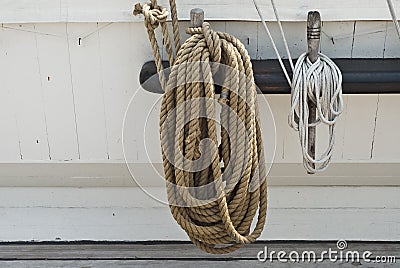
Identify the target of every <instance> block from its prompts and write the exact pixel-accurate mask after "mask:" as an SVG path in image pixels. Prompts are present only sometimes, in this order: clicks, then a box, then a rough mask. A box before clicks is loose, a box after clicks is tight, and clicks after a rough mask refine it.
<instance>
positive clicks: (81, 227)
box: [0, 187, 400, 242]
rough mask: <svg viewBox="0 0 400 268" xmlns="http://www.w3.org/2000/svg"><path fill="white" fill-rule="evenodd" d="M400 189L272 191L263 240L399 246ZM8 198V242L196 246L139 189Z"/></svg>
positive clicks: (40, 192)
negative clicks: (182, 242) (177, 242)
mask: <svg viewBox="0 0 400 268" xmlns="http://www.w3.org/2000/svg"><path fill="white" fill-rule="evenodd" d="M155 191H163V189H155ZM399 191H400V189H399V188H398V187H270V188H269V209H268V216H267V224H266V226H265V231H264V232H263V234H262V236H261V238H260V239H261V240H338V239H346V240H365V241H398V240H400V229H399V228H398V223H399V221H400V209H399V208H400V207H399V202H398V197H399V196H400V195H399ZM0 193H1V195H0V204H1V206H0V216H1V219H2V220H1V221H0V241H3V242H4V241H31V240H34V241H55V240H56V241H60V240H61V241H79V240H94V241H105V240H107V241H150V240H185V241H187V240H188V238H187V236H186V234H185V233H184V232H183V230H181V229H180V227H179V226H178V224H177V223H176V222H175V221H174V219H173V218H172V216H171V213H170V211H169V208H168V207H167V206H164V205H161V204H159V203H157V202H154V201H153V200H152V199H150V198H149V197H147V196H146V195H144V194H143V193H142V192H141V191H140V190H139V189H137V188H136V189H134V188H130V189H127V188H83V189H77V188H5V189H4V188H3V189H1V188H0ZM355 226H356V228H355Z"/></svg>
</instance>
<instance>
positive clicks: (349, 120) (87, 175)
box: [0, 1, 400, 241]
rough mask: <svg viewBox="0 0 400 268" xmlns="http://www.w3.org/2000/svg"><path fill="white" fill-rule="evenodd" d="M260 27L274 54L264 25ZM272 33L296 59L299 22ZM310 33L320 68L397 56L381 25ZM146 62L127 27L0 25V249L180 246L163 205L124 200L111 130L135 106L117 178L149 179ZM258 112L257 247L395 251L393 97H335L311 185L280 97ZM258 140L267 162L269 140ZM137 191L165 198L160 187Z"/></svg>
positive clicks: (131, 194)
mask: <svg viewBox="0 0 400 268" xmlns="http://www.w3.org/2000/svg"><path fill="white" fill-rule="evenodd" d="M17 2H18V1H16V2H15V3H17ZM39 2H40V1H38V2H35V3H39ZM8 3H10V4H12V3H11V2H8ZM30 3H31V4H32V3H34V2H32V1H30ZM60 3H64V4H65V2H64V1H61V2H60ZM61 10H64V9H61ZM1 12H4V9H3V10H2V11H1ZM20 12H23V10H20ZM62 12H64V11H62ZM62 12H61V13H62ZM40 14H44V13H40ZM40 14H39V15H40ZM72 14H74V13H72ZM75 14H77V13H75ZM302 14H303V13H302ZM61 15H65V14H64V13H62V14H61ZM70 16H71V15H70ZM11 17H12V16H11ZM43 20H44V19H43ZM185 25H187V23H185V22H182V24H181V27H182V29H183V28H184V27H185ZM212 26H213V28H214V29H217V30H224V31H227V32H230V33H233V34H235V35H236V36H238V37H239V38H240V39H241V40H242V41H243V42H244V43H245V45H246V46H247V48H248V49H249V52H250V55H251V56H252V57H253V58H256V59H267V58H274V57H275V56H274V54H273V53H272V50H271V48H270V46H271V45H270V43H269V42H268V40H267V38H266V36H265V34H264V32H263V28H262V27H261V25H260V23H257V22H244V21H241V22H239V21H218V22H216V21H214V22H212ZM271 28H272V29H273V34H274V36H276V39H277V40H278V43H279V47H280V49H281V48H282V43H281V42H280V40H279V34H278V32H277V27H276V24H274V23H271ZM284 28H285V30H286V32H287V36H288V38H289V44H290V49H291V51H292V53H293V54H294V56H298V55H299V54H300V53H301V52H303V51H304V50H305V38H304V37H305V23H304V22H285V23H284ZM323 29H324V35H323V40H322V44H321V49H322V52H324V53H326V54H327V55H329V56H330V57H332V58H335V57H346V58H351V57H354V58H357V57H361V58H362V57H377V58H383V57H385V58H390V57H399V56H400V49H399V47H400V44H399V42H398V39H397V38H396V35H395V31H394V27H393V26H392V23H391V22H389V21H380V22H378V21H357V22H355V21H345V22H325V23H324V28H323ZM79 38H81V45H79V44H78V39H79ZM332 39H333V41H334V42H332ZM281 50H282V49H281ZM282 51H283V50H282ZM151 59H152V56H151V51H150V48H149V44H148V40H147V37H146V33H145V30H144V27H143V24H142V23H140V22H129V23H127V22H123V23H122V22H119V23H117V22H113V23H109V22H101V23H96V22H86V23H83V22H75V23H72V22H65V21H64V22H57V23H55V21H53V22H51V23H36V22H35V23H23V24H20V23H15V24H13V23H5V24H2V27H1V28H0V70H1V72H0V73H1V76H0V85H2V89H1V90H0V94H1V95H0V122H1V123H2V128H1V131H0V162H1V163H0V186H1V187H0V217H1V219H2V221H1V222H0V241H30V240H55V241H59V240H134V241H137V240H186V239H187V238H186V236H185V235H184V233H183V231H182V230H180V229H179V228H178V226H177V225H176V224H175V223H174V221H173V220H172V217H171V216H170V213H169V211H168V207H167V206H164V205H161V204H160V203H157V202H155V201H154V200H152V199H151V198H150V197H149V196H147V195H145V194H144V193H143V192H142V191H141V190H140V189H139V188H137V187H127V186H135V184H134V183H133V181H132V180H131V179H130V176H129V173H128V172H127V170H126V166H125V164H124V154H123V150H122V127H123V119H124V114H125V110H126V108H127V105H128V103H129V101H130V99H131V97H132V96H133V95H134V94H135V93H137V94H138V95H137V96H140V98H135V101H134V104H133V107H134V108H135V109H138V110H139V111H143V112H142V113H137V114H132V115H131V116H132V117H130V118H129V119H130V120H128V123H129V124H128V126H127V130H126V133H127V134H130V135H126V136H125V137H126V139H127V148H129V150H128V151H129V153H130V155H129V160H131V161H132V162H133V166H131V167H134V170H135V172H137V173H136V175H139V177H141V178H144V179H148V178H149V177H151V176H153V174H154V173H152V172H153V168H152V166H151V164H155V165H156V168H158V169H160V167H161V166H160V158H159V157H160V156H159V142H158V113H157V110H158V106H157V105H156V106H155V107H154V109H153V110H154V112H153V113H152V114H151V116H150V118H149V120H148V122H147V132H146V139H148V140H150V141H151V142H149V143H148V144H147V145H148V150H147V152H146V150H145V149H144V148H143V147H142V145H141V141H142V140H143V139H144V134H143V128H144V122H145V117H144V114H145V113H147V112H148V111H150V110H152V109H151V107H152V105H153V104H154V103H156V102H157V100H159V98H160V95H156V94H151V93H147V92H145V91H143V90H142V89H141V88H140V86H139V83H138V73H139V70H140V68H141V66H142V64H143V63H144V62H146V61H148V60H151ZM267 99H268V102H269V104H270V106H271V109H272V112H273V115H274V118H275V123H276V127H277V135H276V137H277V144H276V146H277V150H276V158H275V161H276V163H277V164H275V165H274V167H273V169H272V171H271V175H270V177H269V180H270V183H271V184H272V185H273V186H272V187H271V188H270V192H269V200H270V203H269V204H270V210H269V212H268V223H267V226H266V229H265V232H264V234H263V235H262V239H310V240H313V239H314V240H324V239H328V240H336V239H340V238H345V239H354V240H394V241H398V240H399V239H400V233H399V229H398V223H399V221H400V219H399V213H398V211H399V206H398V204H399V196H400V195H399V188H398V187H393V185H399V179H400V173H399V172H400V168H399V161H400V144H399V143H398V142H396V141H397V139H398V137H399V134H400V128H399V127H398V125H399V121H400V119H399V117H398V116H397V115H398V114H400V106H399V105H398V101H400V97H399V96H398V95H380V96H379V95H365V96H360V95H357V96H355V95H354V96H346V97H345V101H346V107H345V111H344V114H343V116H342V117H341V119H340V123H339V128H338V133H337V147H336V152H335V161H334V163H333V164H332V166H331V168H330V169H329V170H328V171H326V172H325V173H323V174H321V175H318V176H311V177H310V176H307V175H306V174H305V172H304V170H303V169H302V166H301V164H300V162H301V159H300V148H299V145H298V141H297V140H298V138H297V135H296V133H294V132H293V131H292V130H291V129H289V127H288V126H287V113H288V110H289V96H287V95H277V96H267ZM263 109H265V110H266V107H263ZM267 118H268V117H267ZM265 121H268V123H269V124H271V122H272V120H271V119H269V120H265ZM267 130H268V129H267ZM266 133H267V134H266V136H267V139H266V140H267V141H268V143H267V144H269V145H270V146H267V151H268V152H271V151H272V150H269V149H270V148H271V146H272V144H271V141H272V139H271V138H269V137H270V136H272V132H268V131H267V132H266ZM269 135H270V136H269ZM321 142H322V138H321ZM147 153H148V154H149V157H148V156H147ZM146 182H147V186H153V187H150V188H148V189H149V190H152V191H153V193H158V194H159V195H160V196H163V195H165V191H164V189H163V188H162V187H158V186H161V185H162V184H163V183H162V181H158V180H155V181H154V180H153V181H151V180H149V181H146ZM282 185H284V187H283V186H282ZM304 185H308V186H304ZM310 185H311V186H310ZM321 185H322V186H321ZM340 185H342V186H340ZM343 185H347V186H343ZM360 185H364V187H359V186H360ZM365 185H369V186H365ZM382 185H386V187H381V186H382ZM390 185H391V186H390ZM17 186H18V187H17ZM24 186H29V187H24ZM32 186H34V187H32ZM60 186H63V187H60ZM110 186H120V187H121V188H118V187H110ZM154 186H156V187H154ZM376 186H379V187H376ZM354 226H357V228H356V229H354ZM377 226H379V228H377Z"/></svg>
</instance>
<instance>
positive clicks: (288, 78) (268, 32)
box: [253, 0, 292, 85]
mask: <svg viewBox="0 0 400 268" xmlns="http://www.w3.org/2000/svg"><path fill="white" fill-rule="evenodd" d="M253 3H254V7H255V8H256V10H257V13H258V16H259V17H260V20H261V22H262V24H263V26H264V29H265V31H266V32H267V35H268V37H269V40H271V43H272V47H273V48H274V51H275V54H276V57H277V58H278V61H279V64H280V65H281V68H282V71H283V73H284V74H285V77H286V80H287V81H288V83H289V85H291V84H292V81H291V80H290V77H289V74H288V72H287V70H286V68H285V65H284V64H283V61H282V58H281V55H280V54H279V51H278V48H277V47H276V45H275V42H274V38H272V35H271V32H270V30H269V28H268V26H267V24H266V23H265V20H264V17H263V15H262V13H261V11H260V9H259V8H258V5H257V2H256V0H253ZM272 4H273V5H274V3H272ZM275 10H276V9H275V8H274V11H275ZM276 15H277V13H275V16H276ZM277 20H278V19H277ZM278 23H279V24H280V21H278ZM280 28H281V29H282V27H280ZM282 33H283V30H282ZM282 36H283V37H284V36H285V35H284V34H282ZM284 42H286V39H284ZM286 47H287V44H286ZM287 51H288V52H289V48H288V50H287ZM289 54H290V53H289ZM288 57H289V58H292V57H291V56H289V55H288Z"/></svg>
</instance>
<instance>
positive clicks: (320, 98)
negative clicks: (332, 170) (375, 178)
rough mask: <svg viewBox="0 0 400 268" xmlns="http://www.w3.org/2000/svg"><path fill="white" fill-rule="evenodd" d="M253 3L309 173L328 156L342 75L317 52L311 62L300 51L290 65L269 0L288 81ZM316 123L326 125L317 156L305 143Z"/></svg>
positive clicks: (323, 164)
mask: <svg viewBox="0 0 400 268" xmlns="http://www.w3.org/2000/svg"><path fill="white" fill-rule="evenodd" d="M253 3H254V6H255V8H256V10H257V12H258V15H259V17H260V19H261V21H262V23H263V25H264V28H265V30H266V32H267V35H268V37H269V39H270V40H271V43H272V46H273V48H274V51H275V54H276V56H277V58H278V60H279V63H280V65H281V68H282V71H283V73H284V74H285V77H286V79H287V80H288V83H289V85H290V87H291V110H290V115H289V125H290V127H292V128H293V129H294V130H296V131H298V132H299V138H300V146H301V151H302V155H303V165H304V167H305V169H306V170H307V171H308V172H309V173H311V174H313V173H316V172H319V171H323V170H325V169H326V168H327V167H328V165H329V163H330V161H331V158H332V153H333V148H334V145H335V123H336V120H337V118H338V116H339V115H340V114H341V112H342V110H343V97H342V74H341V72H340V70H339V68H338V67H337V66H336V65H335V63H334V62H333V61H332V60H331V59H329V58H328V57H327V56H325V55H324V54H322V53H319V54H318V55H319V57H318V59H317V61H316V62H314V63H311V61H310V60H309V59H308V53H304V54H302V55H301V56H300V57H299V59H298V60H297V62H296V65H295V67H294V68H293V63H292V57H291V54H290V51H289V47H288V43H287V40H286V38H285V33H284V31H283V27H282V23H281V20H280V18H279V14H278V11H277V8H276V5H275V2H274V0H271V4H272V7H273V10H274V14H275V17H276V20H277V22H278V25H279V30H280V32H281V36H282V39H283V43H284V45H285V49H286V53H287V54H288V58H289V62H290V63H291V68H292V71H293V81H292V82H291V81H290V78H289V75H288V72H287V70H286V67H285V66H284V64H283V62H282V59H281V56H280V54H279V51H278V49H277V48H276V45H275V42H274V40H273V37H272V35H271V33H270V31H269V29H268V27H267V24H266V23H265V20H264V18H263V16H262V13H261V11H260V9H259V8H258V6H257V3H256V1H255V0H253ZM309 100H311V101H312V103H313V104H315V107H316V109H317V116H318V117H317V119H316V121H315V122H312V123H311V124H310V123H309V120H308V118H309V111H310V107H309V106H308V104H309ZM319 124H326V125H328V128H329V138H328V147H327V149H326V150H325V151H324V152H323V153H322V154H321V155H320V156H319V157H317V156H315V157H312V156H310V154H309V153H308V148H309V146H310V144H308V136H309V134H308V133H309V128H310V127H316V126H317V125H319Z"/></svg>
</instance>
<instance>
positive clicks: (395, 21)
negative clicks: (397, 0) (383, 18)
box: [387, 0, 400, 39]
mask: <svg viewBox="0 0 400 268" xmlns="http://www.w3.org/2000/svg"><path fill="white" fill-rule="evenodd" d="M387 4H388V7H389V11H390V15H391V16H392V20H393V24H394V26H395V27H396V31H397V35H398V36H399V39H400V25H399V20H398V19H397V15H396V11H395V10H394V5H393V1H392V0H387Z"/></svg>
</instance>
